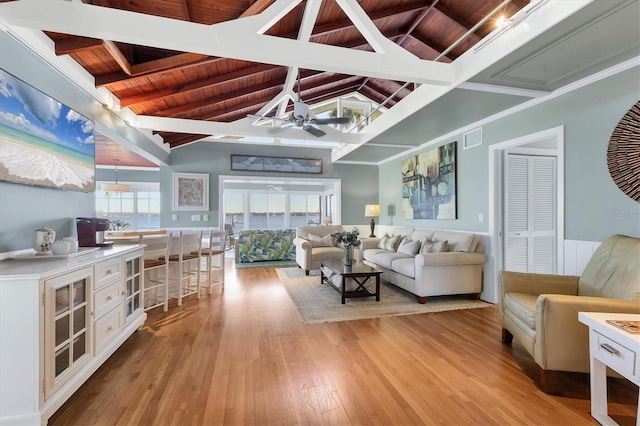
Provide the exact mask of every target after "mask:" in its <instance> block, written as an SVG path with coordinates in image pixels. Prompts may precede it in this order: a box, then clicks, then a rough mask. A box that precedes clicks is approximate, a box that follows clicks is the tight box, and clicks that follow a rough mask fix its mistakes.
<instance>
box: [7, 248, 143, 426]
mask: <svg viewBox="0 0 640 426" xmlns="http://www.w3.org/2000/svg"><path fill="white" fill-rule="evenodd" d="M143 250H144V246H142V245H139V244H135V245H121V246H115V247H113V248H104V249H100V250H97V251H92V252H89V251H87V253H85V254H82V255H79V256H75V257H68V258H59V257H58V258H53V257H52V258H42V259H38V258H28V259H20V260H4V261H1V262H0V425H12V426H16V425H46V424H47V421H48V419H49V417H50V416H51V415H52V414H53V413H54V412H55V411H56V410H57V409H58V408H60V406H61V405H62V404H64V402H65V401H66V400H67V399H68V398H69V397H70V396H71V395H72V394H73V393H74V392H75V391H76V390H77V389H78V388H79V387H80V386H82V384H83V383H84V382H85V381H86V380H87V379H88V378H89V377H90V376H91V375H92V374H93V373H94V372H95V371H96V370H97V369H98V368H99V367H100V366H101V365H102V364H103V363H104V362H105V361H106V360H107V359H108V358H109V357H110V356H111V355H112V354H113V353H114V352H115V351H116V349H118V347H120V345H122V344H123V343H124V342H125V340H127V338H129V336H131V334H133V332H135V331H136V330H137V329H139V328H140V327H141V326H142V325H143V324H144V320H145V319H146V314H145V313H144V311H143V309H142V306H143V301H142V289H143V285H144V274H143V267H142V257H143Z"/></svg>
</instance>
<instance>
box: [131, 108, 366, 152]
mask: <svg viewBox="0 0 640 426" xmlns="http://www.w3.org/2000/svg"><path fill="white" fill-rule="evenodd" d="M252 123H253V119H252V118H250V117H248V118H241V119H239V120H236V121H234V122H232V123H217V122H213V121H200V120H189V119H184V118H169V117H153V116H149V115H139V116H138V117H137V118H136V122H135V123H132V125H134V126H136V127H139V128H142V129H153V130H155V131H160V132H176V133H190V134H203V135H226V136H239V137H257V138H270V139H276V138H277V139H281V140H299V139H301V138H302V136H301V133H303V134H305V136H306V132H304V131H303V130H301V129H296V128H293V129H287V131H284V130H283V131H281V132H278V134H277V136H274V135H273V134H271V133H269V129H270V127H265V126H254V125H253V124H252ZM319 127H320V128H322V130H323V131H324V132H326V133H327V134H326V135H325V136H322V137H320V138H316V137H315V136H312V135H309V136H306V137H307V139H309V138H313V140H315V139H318V140H319V141H322V142H335V143H343V144H349V145H360V144H361V142H362V141H361V137H360V135H358V134H353V133H342V132H339V131H337V130H335V129H334V128H332V127H331V126H324V125H323V126H319Z"/></svg>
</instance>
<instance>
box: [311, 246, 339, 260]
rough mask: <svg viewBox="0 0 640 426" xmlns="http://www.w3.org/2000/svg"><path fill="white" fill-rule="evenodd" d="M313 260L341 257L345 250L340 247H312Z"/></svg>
mask: <svg viewBox="0 0 640 426" xmlns="http://www.w3.org/2000/svg"><path fill="white" fill-rule="evenodd" d="M311 254H312V256H313V260H317V261H320V260H327V259H340V257H342V256H344V250H343V249H341V248H338V247H333V246H332V247H313V248H312V249H311Z"/></svg>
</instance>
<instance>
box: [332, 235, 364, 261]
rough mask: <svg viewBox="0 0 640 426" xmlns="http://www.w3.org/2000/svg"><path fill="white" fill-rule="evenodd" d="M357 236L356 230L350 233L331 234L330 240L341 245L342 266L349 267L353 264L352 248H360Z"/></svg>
mask: <svg viewBox="0 0 640 426" xmlns="http://www.w3.org/2000/svg"><path fill="white" fill-rule="evenodd" d="M358 235H360V231H358V228H353V230H352V231H342V232H334V233H333V234H331V238H332V239H333V240H334V241H335V242H336V243H342V246H343V247H344V264H345V265H346V266H351V264H352V263H353V248H354V247H360V240H359V239H358Z"/></svg>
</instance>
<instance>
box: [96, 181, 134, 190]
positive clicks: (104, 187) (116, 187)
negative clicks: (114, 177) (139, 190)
mask: <svg viewBox="0 0 640 426" xmlns="http://www.w3.org/2000/svg"><path fill="white" fill-rule="evenodd" d="M100 189H102V190H103V191H106V192H109V191H111V192H131V185H125V184H123V183H103V184H102V185H101V186H100Z"/></svg>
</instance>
